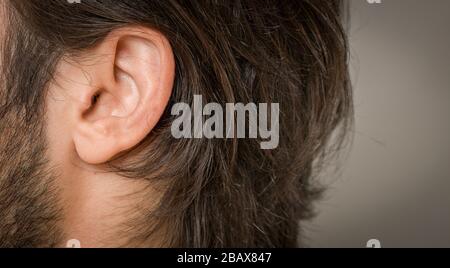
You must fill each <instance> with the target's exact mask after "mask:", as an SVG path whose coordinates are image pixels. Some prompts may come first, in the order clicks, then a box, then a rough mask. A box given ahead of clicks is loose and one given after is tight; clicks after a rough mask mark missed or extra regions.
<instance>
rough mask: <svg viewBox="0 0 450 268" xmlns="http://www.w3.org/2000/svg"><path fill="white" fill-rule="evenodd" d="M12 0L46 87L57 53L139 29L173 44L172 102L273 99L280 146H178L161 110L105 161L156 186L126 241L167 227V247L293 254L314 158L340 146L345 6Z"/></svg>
mask: <svg viewBox="0 0 450 268" xmlns="http://www.w3.org/2000/svg"><path fill="white" fill-rule="evenodd" d="M10 2H11V3H12V6H13V7H14V11H13V12H18V14H20V19H18V20H17V22H16V24H17V29H20V31H21V32H23V33H26V34H24V36H27V39H28V42H30V41H32V42H33V45H32V46H33V49H34V50H33V51H35V52H38V54H39V56H38V55H34V57H35V59H37V60H38V62H39V64H37V65H35V66H47V67H48V70H50V72H46V73H38V74H33V75H31V74H30V77H32V78H33V80H29V81H31V82H35V81H37V78H36V77H37V76H39V77H40V78H41V80H43V81H47V82H48V81H50V79H51V76H52V71H53V70H52V68H53V67H52V66H54V65H55V63H56V62H57V61H58V60H59V59H61V57H62V56H63V55H67V54H73V53H80V52H82V51H83V50H85V49H88V48H90V47H92V46H94V45H95V44H97V43H98V42H100V41H101V40H102V39H103V38H105V36H106V35H107V34H108V33H109V32H111V31H112V30H114V29H116V28H120V27H123V26H125V25H142V26H146V27H151V28H154V29H156V30H158V31H160V32H162V33H163V34H164V35H165V36H166V37H167V38H168V40H169V41H170V43H171V45H172V47H173V51H174V54H175V57H176V66H177V68H176V80H175V86H174V91H173V95H172V97H171V104H174V103H179V102H184V103H188V104H191V103H192V102H193V97H194V95H195V94H199V95H202V96H203V98H204V99H205V101H207V102H217V103H220V104H225V103H237V102H242V103H250V102H253V103H279V105H280V110H281V113H280V143H279V146H278V148H277V149H275V150H270V151H265V150H261V149H260V144H259V141H257V140H251V139H245V140H244V139H232V140H225V139H224V140H222V139H216V140H210V139H180V140H176V139H174V138H173V137H172V135H171V132H170V126H171V123H172V121H173V120H174V119H175V118H174V117H173V116H171V115H170V108H171V107H172V105H169V108H168V110H167V111H166V113H165V115H164V116H163V118H162V119H161V121H160V123H159V125H158V126H157V127H156V128H155V129H154V131H153V132H152V133H151V135H149V136H148V137H147V138H146V139H145V140H144V141H143V142H142V143H141V144H139V145H138V146H137V147H136V148H135V149H134V150H132V151H129V152H127V153H126V154H124V155H121V156H120V157H118V158H117V159H115V160H114V161H112V162H111V163H110V167H111V170H112V171H114V172H119V173H120V174H122V175H124V176H126V177H129V178H134V179H143V178H145V179H147V180H149V181H152V182H161V183H163V184H164V194H163V196H162V198H161V200H160V202H159V204H158V207H157V208H156V209H154V210H152V211H149V212H148V217H146V220H145V221H141V222H139V228H140V230H141V231H140V233H141V234H142V233H144V234H145V235H144V236H142V235H140V236H139V237H134V238H133V239H132V241H134V242H133V243H135V244H138V242H137V241H141V242H142V243H144V242H145V239H147V237H148V236H150V235H151V234H152V233H154V232H156V231H158V230H162V229H163V228H164V230H165V236H164V238H165V240H164V244H165V245H167V246H173V247H294V246H297V238H298V234H299V229H300V228H299V226H298V223H299V221H300V220H303V219H306V218H308V217H310V216H311V212H312V210H311V202H312V201H313V200H314V199H315V198H316V197H317V196H318V193H319V192H320V191H319V189H318V188H317V187H315V183H313V180H312V179H313V175H314V172H313V168H314V166H315V164H316V161H319V160H320V159H322V156H323V155H324V153H325V152H327V151H328V150H326V149H327V148H329V147H328V145H329V140H330V138H331V136H332V134H333V133H334V130H335V129H336V128H337V127H338V126H340V132H339V133H338V137H339V139H338V141H337V144H340V142H341V141H342V138H343V137H344V134H345V130H346V129H347V128H348V126H350V123H351V118H352V96H351V88H350V84H349V75H348V66H347V59H348V55H347V54H348V48H347V39H346V34H345V31H344V29H343V26H342V22H343V16H342V15H341V14H342V12H341V11H342V1H340V0H333V1H330V0H298V1H288V0H285V1H280V0H265V1H259V0H258V1H256V0H247V1H244V0H242V1H241V0H236V1H229V0H209V1H208V0H200V1H180V0H168V1H159V0H154V1H153V0H122V1H107V0H104V1H101V0H98V1H89V0H83V1H82V2H81V3H80V4H69V3H68V2H67V1H66V0H60V1H41V0H27V1H21V0H11V1H10ZM37 68H39V67H37ZM28 72H31V71H28ZM41 80H39V81H41ZM44 95H45V92H44V88H43V89H42V91H38V92H32V93H30V92H28V93H24V92H17V93H16V95H15V97H14V98H16V99H19V100H20V101H21V102H20V103H21V104H22V105H24V106H27V105H28V106H30V108H29V109H27V111H29V112H30V113H32V109H34V108H31V107H36V106H38V103H40V104H42V101H43V96H44ZM334 148H336V147H334ZM150 222H152V224H150ZM130 242H131V241H130Z"/></svg>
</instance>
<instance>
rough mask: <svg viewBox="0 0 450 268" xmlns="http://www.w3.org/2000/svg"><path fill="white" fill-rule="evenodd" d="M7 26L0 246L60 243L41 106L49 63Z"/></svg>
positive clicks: (2, 54)
mask: <svg viewBox="0 0 450 268" xmlns="http://www.w3.org/2000/svg"><path fill="white" fill-rule="evenodd" d="M6 28H9V29H10V30H11V31H10V32H9V33H6V37H7V38H3V39H4V40H1V41H2V42H0V43H1V44H0V247H2V248H5V247H6V248H34V247H55V246H58V245H59V246H61V243H60V242H61V241H63V240H62V231H61V228H60V225H61V224H60V222H61V218H62V217H61V215H62V209H61V205H60V201H59V200H58V199H59V196H60V195H59V193H58V188H57V187H56V183H55V179H56V177H57V176H56V173H55V171H54V170H53V169H52V168H50V165H49V164H48V161H47V157H46V147H47V146H46V134H45V127H44V126H45V124H44V122H45V112H43V109H42V107H44V105H41V104H42V103H43V101H42V99H43V98H42V97H41V96H43V94H42V93H43V91H44V90H43V89H44V87H45V78H44V76H45V75H44V74H48V72H49V71H50V68H49V67H48V66H45V64H42V63H43V62H45V57H44V56H43V55H42V53H39V51H40V48H39V45H37V44H38V42H37V40H32V39H31V37H30V36H31V35H30V34H29V33H26V32H25V31H23V30H18V29H15V28H14V27H12V26H11V27H6ZM43 57H44V58H43Z"/></svg>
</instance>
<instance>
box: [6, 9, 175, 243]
mask: <svg viewBox="0 0 450 268" xmlns="http://www.w3.org/2000/svg"><path fill="white" fill-rule="evenodd" d="M2 12H4V11H2ZM2 17H3V16H0V19H2ZM0 25H4V24H3V23H1V21H0ZM0 34H2V36H0V37H1V39H0V40H4V32H3V31H2V29H0ZM2 42H3V41H2ZM174 72H175V63H174V57H173V52H172V49H171V47H170V45H169V43H168V41H167V39H166V38H165V37H164V36H163V35H161V34H160V33H159V32H156V31H154V30H152V29H148V28H140V27H130V28H123V29H118V30H116V31H114V32H112V33H111V34H110V35H109V36H108V37H107V38H106V39H105V40H104V41H103V42H102V43H100V44H98V45H97V46H96V47H94V48H93V49H90V50H89V51H85V52H84V53H83V54H82V55H81V56H80V55H78V56H77V57H71V56H69V55H67V56H66V57H64V58H63V59H62V60H61V61H60V62H59V64H58V66H57V68H56V72H55V75H54V80H53V81H51V83H50V85H49V87H48V91H47V96H46V101H45V114H46V116H45V118H44V119H43V121H42V122H41V123H40V126H42V128H43V129H45V134H43V136H42V140H40V141H39V142H37V141H35V142H30V143H31V144H36V146H37V145H38V144H39V145H41V147H45V148H46V150H45V157H44V156H41V157H40V158H42V159H44V158H45V159H46V160H47V161H46V163H45V168H44V167H43V166H42V165H41V166H38V165H37V164H36V165H35V166H34V170H36V171H42V170H44V169H46V170H47V169H48V170H52V173H51V174H52V176H50V175H46V176H44V177H40V176H37V175H33V176H32V177H33V178H35V179H36V180H37V181H41V182H42V181H52V183H51V185H52V187H53V188H54V191H52V193H50V187H48V186H45V187H44V189H45V190H44V192H43V193H42V196H43V198H42V199H44V198H48V197H52V198H53V199H52V200H58V201H54V202H52V203H53V208H54V209H55V211H58V212H57V213H56V212H55V213H54V214H55V215H57V216H58V217H57V218H58V220H54V221H52V222H43V223H42V226H50V224H51V225H52V226H53V227H54V228H53V229H52V230H59V232H60V235H59V236H58V237H53V238H52V239H53V240H55V242H54V245H51V246H58V247H64V246H65V245H66V242H67V241H68V240H70V239H77V240H79V241H80V242H81V246H82V247H116V246H146V247H148V246H155V247H156V246H163V245H162V244H161V243H162V242H161V237H159V235H162V234H155V235H154V236H152V237H150V238H148V239H146V240H145V241H143V242H141V243H142V244H138V245H136V244H132V242H130V238H132V237H135V236H137V235H138V231H136V230H135V229H133V227H134V224H136V223H137V222H139V221H140V220H141V219H144V216H145V215H146V214H147V213H148V212H150V211H151V210H152V208H153V207H154V206H155V205H156V204H157V202H158V200H159V197H160V196H161V193H162V190H161V189H159V188H158V189H157V188H155V187H154V186H153V185H151V184H150V183H149V182H147V181H145V180H139V179H133V180H132V179H128V178H125V177H122V176H120V175H118V174H114V173H111V172H108V169H107V166H106V164H107V163H108V162H109V161H110V160H112V159H114V158H115V157H116V156H117V155H119V154H121V153H123V152H125V151H127V150H129V149H132V148H133V147H135V146H136V145H138V144H139V143H140V142H141V141H142V140H143V139H144V138H145V137H146V136H147V135H151V131H152V129H153V128H154V127H155V126H156V124H157V123H158V121H159V119H160V118H161V116H162V114H163V112H164V110H165V108H166V106H167V103H168V100H169V97H170V95H171V92H172V86H173V81H174ZM1 90H7V89H6V88H4V86H3V85H2V86H1V87H0V91H1ZM0 96H1V95H0ZM9 121H15V120H9ZM5 122H6V119H5V118H4V119H0V124H5ZM9 123H11V122H9ZM13 124H14V123H13ZM13 127H16V128H17V127H19V126H18V125H17V124H16V125H14V126H13ZM4 131H5V130H4ZM0 132H1V130H0ZM0 134H3V135H2V137H6V136H7V135H4V133H0ZM8 136H9V137H8V138H6V139H5V138H2V139H1V140H0V149H1V148H7V144H8V143H9V142H11V139H13V138H14V137H13V136H14V135H8ZM32 139H33V137H32V136H31V135H30V137H28V139H24V140H26V141H30V140H32ZM22 145H23V146H24V148H29V147H27V146H28V145H26V144H25V143H24V144H22ZM24 151H26V152H22V153H17V154H16V155H14V157H9V159H4V158H1V157H0V163H1V164H0V167H1V168H3V173H2V172H0V186H2V185H3V186H4V185H6V181H7V178H8V176H7V175H5V174H9V173H11V174H12V173H14V172H13V170H14V169H16V168H18V167H17V163H19V162H20V159H21V157H22V158H23V156H24V155H26V154H29V150H24ZM30 159H31V158H30ZM15 162H16V164H15ZM30 163H34V162H30ZM33 174H34V173H33ZM50 178H53V179H52V180H51V179H50ZM30 181H31V179H30ZM3 188H5V189H6V190H4V193H3V196H10V197H14V193H11V191H12V188H11V187H3ZM34 190H36V189H34V188H32V187H30V188H29V189H28V188H27V191H28V192H27V193H30V192H32V191H34ZM1 197H2V192H1V191H0V198H1ZM144 199H145V202H142V201H143V200H144ZM39 202H41V201H36V202H33V203H39ZM143 203H145V204H148V205H145V206H144V205H142V204H143ZM14 204H15V203H14V202H13V203H12V205H10V206H9V207H6V208H4V210H3V211H9V210H11V211H15V210H14V209H12V208H13V205H14ZM14 206H16V207H17V205H14ZM5 213H6V212H5ZM36 213H37V215H38V214H39V213H41V212H40V211H39V210H36ZM6 218H7V217H3V218H0V224H2V226H3V227H2V231H0V233H1V232H3V233H4V235H2V236H3V237H4V240H5V241H6V242H5V241H4V242H3V243H4V244H3V245H6V246H16V245H15V244H14V243H15V241H13V240H14V239H13V238H11V237H9V238H7V237H8V236H7V235H6V234H7V233H10V231H11V228H10V229H8V228H9V227H8V226H9V225H7V224H5V221H6ZM43 218H44V217H43ZM25 219H26V215H15V216H11V219H10V221H14V225H15V226H22V225H23V224H24V223H23V222H22V221H23V220H25ZM2 221H3V222H2ZM31 222H32V221H31ZM150 224H151V223H150ZM36 228H37V227H36ZM44 229H45V228H44ZM49 232H50V231H49V230H43V231H41V232H40V233H39V235H38V236H39V237H40V239H42V238H43V236H46V235H47V236H48V239H50V235H51V234H50V233H49ZM59 232H56V231H55V233H59ZM2 236H0V237H2ZM8 239H9V240H11V241H8ZM44 240H45V238H44ZM24 241H25V240H24ZM32 242H34V241H32V240H30V245H31V244H32ZM36 243H37V242H36ZM48 243H50V242H48ZM37 245H44V246H47V245H46V242H45V241H42V242H40V243H37ZM20 246H26V245H20Z"/></svg>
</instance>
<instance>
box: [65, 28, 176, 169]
mask: <svg viewBox="0 0 450 268" xmlns="http://www.w3.org/2000/svg"><path fill="white" fill-rule="evenodd" d="M88 53H90V54H92V55H87V56H88V57H90V56H92V57H94V58H97V57H98V58H99V59H100V60H99V61H98V62H97V64H90V65H89V66H86V68H83V69H84V71H85V72H87V73H88V75H89V77H90V78H91V80H92V81H91V84H94V85H95V87H94V88H84V89H82V90H81V92H80V93H79V94H81V95H82V96H80V99H82V100H83V101H82V103H80V105H79V106H78V107H77V108H76V112H75V114H76V120H75V122H76V123H75V124H76V126H75V128H74V133H73V134H74V135H73V140H74V144H75V147H76V150H77V153H78V155H79V156H80V158H81V159H82V160H83V161H84V162H87V163H89V164H102V163H105V162H108V161H109V160H111V159H112V158H113V157H114V156H116V155H117V154H119V153H121V152H123V151H126V150H129V149H131V148H133V147H134V146H136V145H137V144H139V143H140V142H141V141H142V140H143V139H144V138H145V137H146V136H147V135H148V134H149V133H150V132H151V131H152V129H153V128H154V127H155V126H156V124H157V123H158V121H159V120H160V118H161V116H162V114H163V113H164V110H165V108H166V106H167V104H168V102H169V99H170V96H171V94H172V87H173V82H174V76H175V60H174V56H173V51H172V48H171V46H170V44H169V42H168V40H167V39H166V38H165V36H163V35H162V34H161V33H159V32H157V31H154V30H151V29H147V28H140V27H133V28H124V29H119V30H116V31H115V32H113V33H111V34H110V35H109V36H108V38H106V39H105V40H104V41H103V42H102V44H100V45H99V46H97V47H96V48H95V49H94V50H92V51H90V52H88ZM105 55H113V56H112V57H111V56H105ZM102 59H103V60H102Z"/></svg>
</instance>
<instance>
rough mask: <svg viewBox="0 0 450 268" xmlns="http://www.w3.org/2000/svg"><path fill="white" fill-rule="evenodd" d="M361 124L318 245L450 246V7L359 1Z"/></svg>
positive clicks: (331, 178)
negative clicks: (373, 239)
mask: <svg viewBox="0 0 450 268" xmlns="http://www.w3.org/2000/svg"><path fill="white" fill-rule="evenodd" d="M351 16H352V21H351V29H350V42H351V49H352V60H351V69H352V77H353V84H354V87H355V106H356V107H355V108H356V127H355V131H354V133H353V146H352V147H351V148H349V149H348V151H349V152H348V153H347V154H345V155H344V156H345V157H342V159H341V160H340V161H339V162H340V163H338V164H337V165H339V164H342V166H341V169H340V172H339V173H337V172H335V170H331V169H330V171H328V172H327V173H324V174H323V176H322V178H321V179H322V182H323V183H325V184H326V185H328V187H329V190H328V192H327V193H326V196H325V198H324V199H323V200H322V201H320V202H319V203H318V206H317V208H318V211H319V212H320V213H319V215H318V217H317V218H316V219H314V220H313V221H312V222H310V223H309V224H307V226H306V235H307V240H306V242H307V243H309V245H310V246H311V247H365V245H366V242H367V241H368V240H369V239H372V238H376V239H379V240H380V241H381V243H382V246H383V247H450V119H449V115H450V1H448V0H431V1H425V0H382V3H381V4H372V5H371V4H368V3H367V1H366V0H352V1H351Z"/></svg>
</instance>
